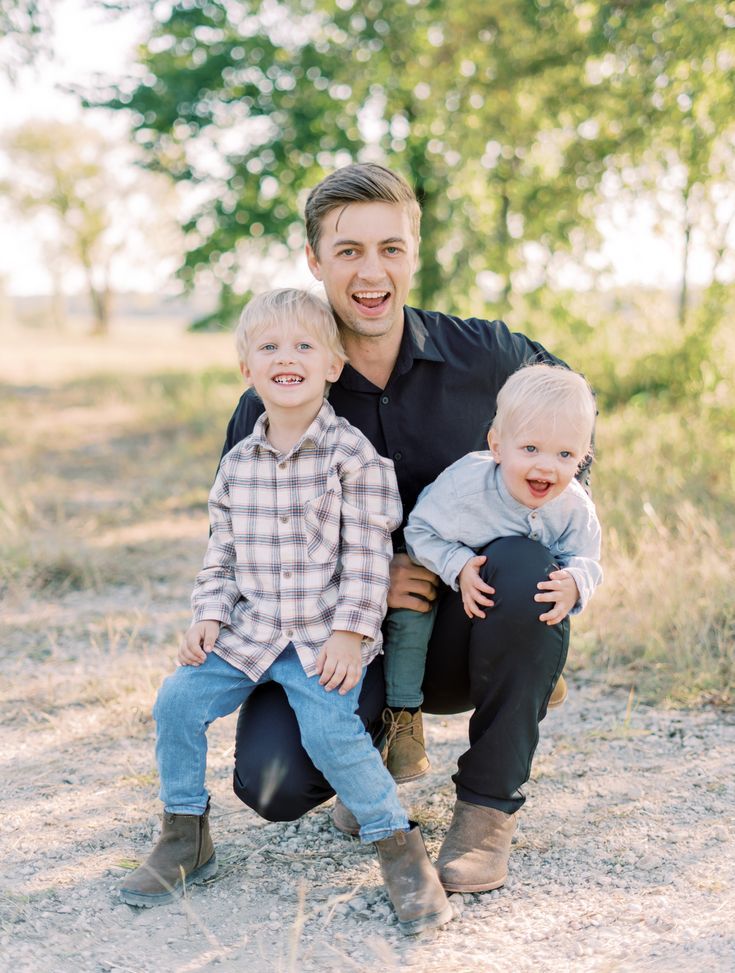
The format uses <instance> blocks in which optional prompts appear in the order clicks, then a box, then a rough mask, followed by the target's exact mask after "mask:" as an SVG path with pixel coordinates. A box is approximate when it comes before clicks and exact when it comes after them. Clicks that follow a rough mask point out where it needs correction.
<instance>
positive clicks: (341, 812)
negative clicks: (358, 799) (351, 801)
mask: <svg viewBox="0 0 735 973" xmlns="http://www.w3.org/2000/svg"><path fill="white" fill-rule="evenodd" d="M332 824H333V825H334V826H335V828H336V829H337V831H341V832H342V834H348V835H350V836H351V837H352V838H356V837H357V836H358V835H359V834H360V825H359V824H358V821H357V818H356V817H355V815H354V814H353V813H352V811H350V809H349V808H348V807H347V805H345V804H343V803H342V801H340V799H339V798H337V800H336V801H335V802H334V807H333V808H332Z"/></svg>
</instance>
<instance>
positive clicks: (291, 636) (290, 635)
mask: <svg viewBox="0 0 735 973" xmlns="http://www.w3.org/2000/svg"><path fill="white" fill-rule="evenodd" d="M286 635H287V637H288V638H293V629H292V628H290V629H289V630H288V631H287V632H286Z"/></svg>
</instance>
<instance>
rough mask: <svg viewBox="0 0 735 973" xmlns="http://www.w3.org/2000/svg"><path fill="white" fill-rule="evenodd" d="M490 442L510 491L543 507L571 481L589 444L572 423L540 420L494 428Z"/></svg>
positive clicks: (525, 503)
mask: <svg viewBox="0 0 735 973" xmlns="http://www.w3.org/2000/svg"><path fill="white" fill-rule="evenodd" d="M488 444H489V446H490V449H491V450H492V453H493V456H494V458H495V461H496V462H497V463H499V464H500V471H501V473H502V476H503V481H504V483H505V485H506V487H507V489H508V492H509V493H510V495H511V496H512V497H513V498H514V499H515V500H517V501H518V502H519V503H522V504H524V506H526V507H532V508H536V507H542V506H543V505H544V504H545V503H548V502H549V501H550V500H553V499H554V497H558V496H559V494H560V493H561V492H562V491H563V490H565V489H566V488H567V487H568V486H569V484H570V483H571V481H572V479H573V478H574V475H575V474H576V472H577V470H578V469H579V465H580V463H581V462H582V460H583V459H584V458H585V455H586V453H587V450H588V448H589V442H588V441H586V437H585V438H583V439H582V440H580V435H579V432H578V431H577V430H575V429H574V427H573V426H570V425H569V424H568V423H565V422H562V421H558V422H550V423H547V422H543V421H540V422H536V423H532V424H531V425H527V426H524V427H523V428H522V429H520V430H516V429H512V428H511V429H504V430H503V434H502V435H501V436H497V434H496V433H495V431H494V430H492V429H491V430H490V435H489V436H488Z"/></svg>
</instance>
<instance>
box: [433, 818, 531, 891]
mask: <svg viewBox="0 0 735 973" xmlns="http://www.w3.org/2000/svg"><path fill="white" fill-rule="evenodd" d="M515 829H516V816H515V814H506V813H505V811H498V810H497V809H496V808H494V807H484V806H483V805H481V804H468V803H467V802H466V801H460V800H458V801H457V803H456V804H455V805H454V814H453V815H452V823H451V824H450V825H449V831H447V834H446V837H445V838H444V843H443V845H442V846H441V850H440V852H439V858H438V860H437V863H436V867H437V869H438V871H439V878H440V879H441V883H442V885H443V886H444V888H445V889H446V890H447V891H448V892H488V891H490V889H497V888H500V886H501V885H502V884H503V882H505V880H506V878H507V877H508V858H509V856H510V842H511V839H512V837H513V832H514V831H515Z"/></svg>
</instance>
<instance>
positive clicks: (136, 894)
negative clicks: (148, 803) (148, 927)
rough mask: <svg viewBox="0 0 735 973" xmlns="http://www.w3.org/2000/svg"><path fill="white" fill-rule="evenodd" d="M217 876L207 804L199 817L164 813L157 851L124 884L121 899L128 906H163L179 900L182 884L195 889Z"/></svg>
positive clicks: (154, 850)
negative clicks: (195, 886) (201, 883)
mask: <svg viewBox="0 0 735 973" xmlns="http://www.w3.org/2000/svg"><path fill="white" fill-rule="evenodd" d="M182 869H183V873H184V877H183V878H182V874H181V873H182ZM216 873H217V855H216V854H215V851H214V845H213V844H212V839H211V837H210V834H209V803H207V810H206V811H205V812H204V814H202V815H198V814H166V813H165V812H164V814H163V823H162V826H161V837H160V838H159V839H158V843H157V844H156V847H155V848H154V849H153V851H152V852H151V853H150V855H149V856H148V858H147V859H146V861H145V862H143V864H142V865H141V866H140V868H136V869H135V871H134V872H133V874H132V875H131V876H130V877H129V878H128V879H127V880H126V881H125V882H123V884H122V886H121V887H120V896H121V898H122V900H123V902H127V904H128V905H137V906H152V905H165V904H166V903H167V902H173V901H174V899H178V898H179V896H180V895H181V893H182V892H183V889H184V882H186V884H187V885H197V884H198V883H199V882H204V881H205V880H206V879H208V878H211V877H212V876H213V875H215V874H216Z"/></svg>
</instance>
